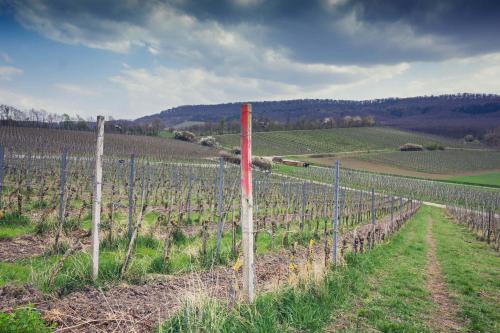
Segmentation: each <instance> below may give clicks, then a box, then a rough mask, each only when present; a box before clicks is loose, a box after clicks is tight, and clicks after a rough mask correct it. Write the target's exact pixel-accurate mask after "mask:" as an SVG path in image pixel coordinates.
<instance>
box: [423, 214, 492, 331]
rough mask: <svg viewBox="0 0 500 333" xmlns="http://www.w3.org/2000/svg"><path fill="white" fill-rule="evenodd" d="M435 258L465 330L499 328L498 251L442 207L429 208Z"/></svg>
mask: <svg viewBox="0 0 500 333" xmlns="http://www.w3.org/2000/svg"><path fill="white" fill-rule="evenodd" d="M432 217H433V219H434V223H433V225H432V233H433V237H434V239H435V240H436V253H437V259H438V262H439V264H440V266H441V269H442V272H443V277H444V281H445V282H446V284H447V285H448V289H449V290H450V294H451V298H452V300H453V301H454V302H455V303H456V304H458V307H459V308H458V316H459V317H460V318H463V319H464V321H465V331H467V332H488V333H499V332H500V310H499V309H500V255H499V254H498V252H495V251H494V250H492V249H491V248H490V247H489V246H488V245H487V244H486V243H484V242H481V241H478V240H476V239H475V237H474V236H473V235H472V234H471V233H469V232H468V230H467V229H466V228H464V227H462V226H459V225H456V224H453V223H451V222H450V221H449V220H448V219H447V218H446V217H445V216H444V212H443V211H442V210H434V211H433V212H432Z"/></svg>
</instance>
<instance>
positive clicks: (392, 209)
mask: <svg viewBox="0 0 500 333" xmlns="http://www.w3.org/2000/svg"><path fill="white" fill-rule="evenodd" d="M392 222H394V197H393V196H392V195H391V223H392Z"/></svg>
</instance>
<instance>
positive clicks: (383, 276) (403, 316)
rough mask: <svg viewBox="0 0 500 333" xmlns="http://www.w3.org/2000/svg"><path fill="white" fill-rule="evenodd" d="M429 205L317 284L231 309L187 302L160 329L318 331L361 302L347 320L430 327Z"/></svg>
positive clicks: (402, 328)
mask: <svg viewBox="0 0 500 333" xmlns="http://www.w3.org/2000/svg"><path fill="white" fill-rule="evenodd" d="M427 209H428V208H424V209H423V210H422V211H420V212H419V213H417V215H416V216H415V217H414V218H413V219H412V221H410V222H409V223H408V224H407V225H405V226H404V227H403V229H402V230H401V232H400V233H398V234H397V235H395V236H394V237H393V238H392V239H391V240H390V241H389V242H388V243H386V244H384V245H381V246H379V247H377V248H375V249H374V250H372V251H370V252H368V253H366V254H363V255H358V256H354V255H349V256H348V257H347V262H348V264H347V266H346V267H343V268H339V269H338V270H332V271H330V272H329V273H328V274H327V276H326V278H325V279H324V280H323V281H321V282H319V283H318V284H315V283H311V282H305V283H302V284H300V285H299V286H298V287H295V288H292V287H285V288H284V289H282V290H279V291H277V292H272V293H267V294H261V295H259V296H258V297H257V299H256V301H255V303H254V304H253V305H248V304H240V305H237V306H235V307H234V308H233V309H228V308H227V307H225V306H224V305H223V304H220V303H218V302H216V301H213V300H212V301H209V302H207V303H206V304H204V305H201V306H199V305H198V306H197V305H194V304H190V305H189V304H188V305H187V306H186V307H184V309H183V310H182V311H181V312H179V313H178V314H177V315H176V316H175V317H173V318H172V319H170V320H169V321H167V322H166V323H164V325H163V326H162V327H161V331H162V332H199V331H203V332H318V331H321V330H322V329H323V328H324V327H325V326H326V325H327V324H328V323H329V322H330V321H331V320H332V319H333V320H334V321H335V320H336V319H338V318H341V317H342V315H343V314H344V313H352V311H353V306H354V305H355V304H358V303H361V304H362V306H361V307H360V308H359V309H357V310H356V311H355V314H354V316H355V318H354V319H355V320H354V321H353V322H349V323H347V324H348V325H355V326H356V325H358V326H359V325H362V326H363V327H365V328H366V327H373V328H375V329H377V330H380V331H383V332H431V331H430V329H429V328H428V327H427V326H426V324H425V318H426V316H427V315H428V314H429V311H431V305H430V303H429V296H428V293H427V292H426V291H425V290H424V289H423V281H424V277H423V267H424V266H425V253H426V245H425V231H426V218H427V216H428V211H427ZM391 272H394V274H391ZM360 322H361V323H360ZM335 324H336V322H333V323H332V325H335ZM345 328H346V329H349V330H350V329H351V328H352V329H355V327H350V326H349V327H345ZM362 331H363V332H364V331H365V330H362Z"/></svg>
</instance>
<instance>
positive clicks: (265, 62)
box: [0, 0, 500, 118]
mask: <svg viewBox="0 0 500 333" xmlns="http://www.w3.org/2000/svg"><path fill="white" fill-rule="evenodd" d="M456 92H484V93H500V1H495V0H492V1H481V0H474V1H471V0H448V1H446V0H445V1H440V0H421V1H409V0H408V1H401V0H390V1H383V0H365V1H362V0H317V1H315V0H309V1H308V0H303V1H298V0H274V1H271V0H269V1H266V0H223V1H216V0H212V1H209V0H197V1H195V0H165V1H151V0H106V1H102V0H88V1H78V0H75V1H66V0H50V1H49V0H19V1H16V0H0V104H1V103H6V104H11V105H15V106H18V107H21V108H31V107H34V108H43V109H45V110H47V111H49V112H57V113H68V114H71V115H74V114H79V115H81V116H83V117H89V116H95V115H97V114H104V115H108V116H109V115H112V116H114V117H117V118H137V117H140V116H142V115H147V114H151V113H156V112H158V111H160V110H163V109H166V108H170V107H173V106H178V105H182V104H212V103H222V102H235V101H252V100H275V99H296V98H334V99H370V98H378V97H389V96H400V97H403V96H415V95H425V94H427V95H430V94H442V93H456Z"/></svg>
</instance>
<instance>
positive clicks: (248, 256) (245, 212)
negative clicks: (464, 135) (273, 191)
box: [241, 104, 255, 302]
mask: <svg viewBox="0 0 500 333" xmlns="http://www.w3.org/2000/svg"><path fill="white" fill-rule="evenodd" d="M251 163H252V106H251V104H243V105H242V106H241V228H242V243H243V293H244V297H245V298H246V300H247V301H248V302H253V299H254V295H255V265H254V249H253V247H254V235H253V195H252V166H251Z"/></svg>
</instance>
